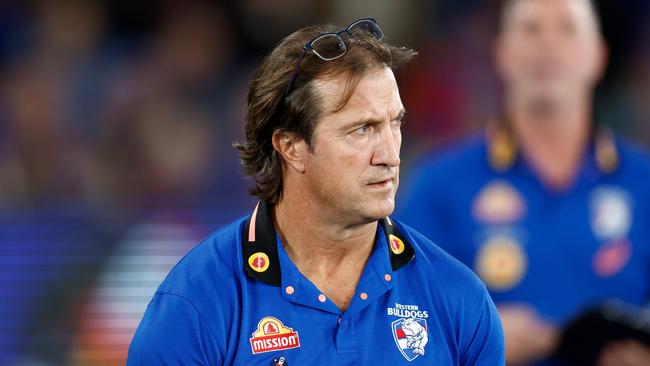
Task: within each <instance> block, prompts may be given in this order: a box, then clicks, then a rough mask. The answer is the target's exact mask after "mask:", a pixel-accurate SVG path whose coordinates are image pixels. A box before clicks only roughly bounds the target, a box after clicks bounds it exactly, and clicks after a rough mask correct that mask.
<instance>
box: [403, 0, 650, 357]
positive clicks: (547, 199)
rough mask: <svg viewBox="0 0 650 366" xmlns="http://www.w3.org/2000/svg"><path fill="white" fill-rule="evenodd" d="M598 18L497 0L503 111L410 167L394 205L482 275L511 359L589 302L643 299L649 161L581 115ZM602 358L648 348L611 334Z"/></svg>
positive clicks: (578, 3) (544, 349)
mask: <svg viewBox="0 0 650 366" xmlns="http://www.w3.org/2000/svg"><path fill="white" fill-rule="evenodd" d="M598 28H599V25H598V20H597V17H596V14H595V9H594V8H593V6H592V4H591V3H590V1H588V0H511V1H506V2H505V5H504V8H503V14H502V22H501V29H500V32H499V35H498V37H497V44H496V47H495V49H496V60H497V68H498V72H499V74H500V76H501V78H502V80H503V83H504V98H503V99H504V106H503V111H504V114H503V118H500V119H498V120H494V121H492V122H491V123H489V124H488V127H487V129H486V134H485V136H481V137H478V138H473V139H471V140H469V141H466V142H464V143H462V144H460V146H458V147H456V148H453V149H450V150H449V151H446V152H443V153H438V154H437V156H436V157H428V158H426V159H424V160H423V161H422V162H421V164H420V165H416V166H415V167H414V168H413V172H414V176H413V179H412V180H411V181H410V182H408V183H409V184H407V185H408V186H409V187H407V189H406V190H405V191H404V192H405V193H406V196H407V197H406V199H405V201H402V202H403V203H404V205H403V206H402V207H400V209H399V214H398V215H397V217H398V218H401V219H404V220H405V221H406V222H408V223H409V224H411V225H413V227H415V228H416V229H418V230H420V231H421V232H423V233H424V234H425V235H426V236H427V237H429V238H431V239H432V240H433V241H435V242H436V243H438V244H440V245H441V246H442V247H443V248H444V249H445V250H447V251H448V252H449V253H450V254H452V255H454V256H455V257H456V258H458V259H460V260H461V261H462V262H463V263H465V264H467V265H468V266H469V267H471V268H473V269H474V270H475V271H476V273H477V274H478V275H479V277H481V278H482V279H483V281H485V283H486V285H487V286H488V288H489V289H490V292H491V295H492V298H493V300H494V301H495V303H496V304H497V307H498V308H499V313H500V316H501V320H502V323H503V328H504V333H505V339H506V360H507V362H508V363H512V364H528V363H531V362H535V361H536V360H537V361H539V360H544V359H548V358H549V357H550V355H552V354H553V353H554V352H555V350H556V347H557V345H558V342H559V341H560V334H561V329H562V328H563V327H564V326H565V325H567V323H568V322H570V321H571V320H572V319H573V318H574V317H576V316H578V315H579V314H580V313H581V312H583V311H585V310H588V309H589V308H590V307H592V306H597V305H600V304H603V303H604V302H605V301H607V300H608V299H610V298H617V299H620V300H623V301H625V302H628V303H632V304H636V305H642V304H644V303H645V302H647V301H648V296H649V295H650V276H649V274H650V245H649V240H650V226H649V225H648V222H650V160H649V159H648V157H647V156H646V154H645V153H643V152H641V151H640V150H639V149H637V148H636V147H634V146H632V145H630V144H629V143H627V142H625V141H622V140H620V139H618V138H615V137H614V136H613V135H612V134H611V133H610V132H608V131H607V130H606V129H604V128H600V127H597V126H594V124H593V123H592V116H591V106H592V91H593V87H594V84H595V83H596V82H597V80H598V79H599V77H600V75H601V73H602V70H603V68H604V64H605V47H604V45H603V40H602V38H601V35H600V33H599V29H598ZM592 351H593V352H596V351H597V350H592ZM548 362H550V361H548ZM601 362H602V363H601V364H602V365H648V364H649V362H650V352H648V350H647V349H645V348H643V347H642V346H641V345H640V344H638V343H634V342H622V343H618V344H610V347H607V348H606V350H605V352H603V354H602V355H601Z"/></svg>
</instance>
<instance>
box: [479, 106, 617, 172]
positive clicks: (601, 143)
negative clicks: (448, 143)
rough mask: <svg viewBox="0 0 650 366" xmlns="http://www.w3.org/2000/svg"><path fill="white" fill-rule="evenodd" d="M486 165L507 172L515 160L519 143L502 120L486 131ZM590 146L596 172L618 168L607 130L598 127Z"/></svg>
mask: <svg viewBox="0 0 650 366" xmlns="http://www.w3.org/2000/svg"><path fill="white" fill-rule="evenodd" d="M485 137H486V140H487V153H488V163H489V164H490V167H491V168H492V169H494V170H496V171H507V170H509V169H510V168H512V167H513V166H514V164H515V162H516V160H517V156H518V152H519V143H518V141H517V138H516V136H515V135H514V132H513V131H512V128H511V127H510V126H509V124H508V123H507V122H506V121H504V120H502V119H494V120H492V121H490V122H489V123H488V128H487V129H486V136H485ZM591 140H592V146H593V148H594V158H595V162H596V166H597V167H598V170H599V171H600V172H601V173H602V174H610V173H613V172H614V171H616V169H617V168H618V166H619V154H618V150H617V148H616V143H615V139H614V134H613V133H612V131H611V130H610V129H608V128H604V127H600V128H597V129H595V130H594V132H593V133H592V138H591Z"/></svg>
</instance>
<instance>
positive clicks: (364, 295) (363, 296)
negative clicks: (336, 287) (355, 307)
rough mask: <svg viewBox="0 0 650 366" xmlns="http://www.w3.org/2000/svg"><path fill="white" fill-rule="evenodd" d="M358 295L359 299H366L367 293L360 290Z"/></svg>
mask: <svg viewBox="0 0 650 366" xmlns="http://www.w3.org/2000/svg"><path fill="white" fill-rule="evenodd" d="M359 297H360V298H361V300H368V294H367V293H365V292H362V293H361V294H360V295H359Z"/></svg>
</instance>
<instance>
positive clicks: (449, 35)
mask: <svg viewBox="0 0 650 366" xmlns="http://www.w3.org/2000/svg"><path fill="white" fill-rule="evenodd" d="M496 10H497V6H496V2H492V1H480V0H463V1H459V0H437V1H424V0H406V1H399V2H396V1H389V0H381V1H371V0H357V1H343V0H332V1H326V0H303V1H297V0H245V1H234V0H232V1H196V0H193V1H182V0H169V1H152V0H147V1H138V2H132V1H121V0H116V1H108V0H106V1H98V0H60V1H45V0H33V1H3V2H1V3H0V79H1V80H2V82H0V288H1V289H2V291H0V364H3V365H4V364H9V365H13V364H16V365H55V364H56V365H61V364H71V365H91V364H102V365H108V364H123V362H124V359H125V356H126V350H127V347H128V343H129V341H130V339H131V336H132V333H133V330H134V329H135V327H136V326H137V324H138V321H139V319H140V317H141V315H142V312H143V311H144V308H145V307H146V304H147V302H148V299H149V298H150V296H151V295H152V294H153V291H154V289H155V288H156V287H157V285H158V283H159V282H160V280H161V279H162V276H164V275H165V274H166V273H167V272H168V270H169V269H170V268H171V266H172V265H173V264H174V263H176V261H177V260H178V259H179V257H180V256H181V255H182V254H183V253H185V252H186V251H187V250H188V249H189V248H191V246H193V245H194V244H195V243H196V242H197V241H198V240H200V239H201V238H202V237H203V236H205V235H207V234H208V233H209V232H211V231H212V230H213V229H214V228H216V227H218V226H220V225H222V224H224V223H226V222H228V221H230V220H232V219H234V218H236V217H237V216H239V215H242V214H244V213H245V212H247V211H249V210H250V209H251V207H252V205H253V204H254V200H253V199H252V198H251V197H249V196H248V194H247V189H248V187H249V186H250V182H249V181H247V180H245V179H244V178H243V177H242V174H241V170H240V167H239V158H238V156H237V154H236V152H235V150H234V149H233V148H232V143H233V142H235V141H239V140H241V138H242V121H243V116H244V113H245V110H244V107H245V97H246V90H247V84H248V82H249V80H250V77H251V75H252V71H253V70H254V68H255V66H256V65H257V64H259V62H260V60H261V57H262V56H263V55H264V54H265V53H266V52H267V51H268V50H270V49H271V48H272V47H273V46H274V45H275V44H276V43H277V42H278V41H279V40H280V39H281V38H282V37H283V36H285V35H287V34H289V33H290V32H292V31H294V30H296V29H297V28H299V27H300V26H303V25H306V24H309V23H313V22H317V21H335V22H336V23H339V24H347V23H349V22H350V21H351V20H354V19H356V18H361V17H365V16H374V17H376V18H377V19H378V21H379V24H381V26H382V28H383V29H384V32H385V33H386V35H387V38H388V39H389V40H390V41H391V42H392V43H397V44H406V45H409V46H410V47H413V48H415V49H416V50H418V51H419V53H420V55H419V57H418V59H417V61H416V62H415V63H413V64H412V65H411V66H410V67H409V69H408V70H407V71H406V72H405V73H403V74H400V75H398V78H399V82H400V88H401V93H402V98H403V100H404V103H405V106H406V108H407V110H408V116H407V118H406V124H405V142H404V145H403V152H402V155H403V157H404V159H403V161H404V168H403V171H408V166H409V162H411V161H413V159H415V158H417V156H419V155H420V154H421V153H423V152H425V151H428V150H430V149H432V148H435V147H436V146H439V145H441V144H446V143H449V142H451V141H453V140H454V139H456V138H458V137H460V136H464V135H466V134H469V133H472V132H474V131H476V130H477V129H478V128H480V127H481V126H483V125H484V123H485V121H487V119H489V118H490V117H493V116H494V115H496V114H497V113H498V109H497V108H498V105H499V103H498V102H499V101H498V91H499V85H498V83H497V81H496V80H497V79H496V77H495V75H494V71H493V68H492V62H491V53H490V52H491V51H490V43H491V40H492V37H493V35H494V31H495V27H496V23H497V22H496V19H495V18H496ZM649 10H650V9H648V4H646V2H645V1H632V0H625V1H613V0H609V1H602V3H601V6H600V11H601V17H602V19H603V27H604V32H605V35H606V37H607V40H608V42H609V45H610V60H611V63H610V67H609V69H608V71H607V75H606V78H605V80H604V82H603V83H602V85H601V87H600V88H599V90H598V95H597V116H598V121H599V123H603V124H607V125H610V126H612V127H613V128H614V129H615V130H617V131H619V132H621V133H623V134H625V135H629V136H632V137H633V138H634V139H636V140H637V141H638V142H640V143H642V144H645V145H650V124H649V123H648V122H647V121H649V120H650V103H648V102H647V100H648V99H649V98H650V11H649Z"/></svg>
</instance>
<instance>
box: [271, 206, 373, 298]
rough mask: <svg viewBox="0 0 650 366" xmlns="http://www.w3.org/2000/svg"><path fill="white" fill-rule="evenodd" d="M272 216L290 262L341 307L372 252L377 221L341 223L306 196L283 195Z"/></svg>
mask: <svg viewBox="0 0 650 366" xmlns="http://www.w3.org/2000/svg"><path fill="white" fill-rule="evenodd" d="M328 216H329V217H328ZM274 218H275V225H276V229H277V231H278V233H279V235H280V237H281V238H282V241H283V243H284V247H285V250H286V251H287V254H288V255H289V258H291V260H292V262H293V263H294V264H295V265H296V267H298V269H299V270H300V272H301V273H302V274H303V275H305V276H306V277H307V278H308V279H309V280H310V281H311V282H313V283H314V284H315V285H316V287H318V289H319V290H321V291H322V292H323V293H324V294H325V295H326V296H328V297H329V298H330V299H331V300H332V301H334V303H335V304H337V305H338V306H339V307H340V308H341V309H343V310H345V309H346V308H347V306H348V305H349V303H350V301H351V298H352V296H353V295H354V292H355V289H356V286H357V284H358V282H359V279H360V278H361V274H362V272H363V268H364V267H365V264H366V262H367V260H368V257H369V256H370V253H371V252H372V248H373V244H374V241H375V235H376V232H377V222H376V221H374V222H370V223H363V224H358V225H344V224H341V223H340V222H338V221H337V220H336V219H337V218H336V217H332V215H326V214H323V213H322V212H320V211H319V210H318V208H317V205H316V204H313V203H312V202H310V201H309V200H308V199H305V198H304V197H300V196H299V195H286V194H285V195H284V197H283V198H282V200H280V202H279V203H278V204H277V205H276V206H275V208H274Z"/></svg>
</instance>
